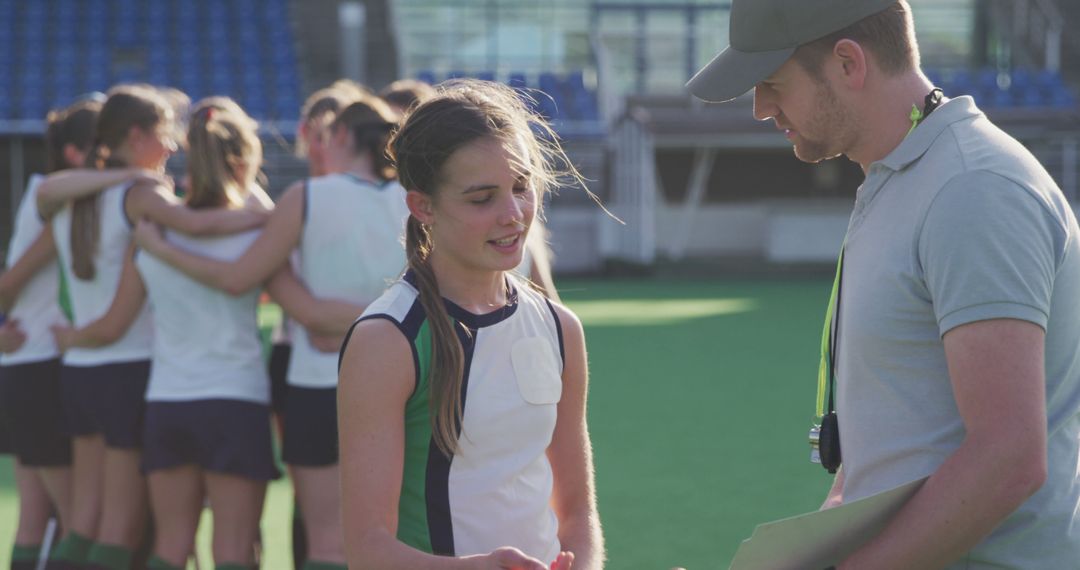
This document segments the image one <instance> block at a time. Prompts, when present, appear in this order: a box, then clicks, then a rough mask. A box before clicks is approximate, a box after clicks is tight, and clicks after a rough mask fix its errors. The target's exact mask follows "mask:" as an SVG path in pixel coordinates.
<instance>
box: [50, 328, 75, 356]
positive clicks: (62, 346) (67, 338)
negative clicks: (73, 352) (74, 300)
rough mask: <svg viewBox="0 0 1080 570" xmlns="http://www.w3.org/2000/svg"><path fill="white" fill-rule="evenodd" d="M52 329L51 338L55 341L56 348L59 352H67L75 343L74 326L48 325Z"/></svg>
mask: <svg viewBox="0 0 1080 570" xmlns="http://www.w3.org/2000/svg"><path fill="white" fill-rule="evenodd" d="M49 330H51V331H52V335H53V339H54V340H55V341H56V348H57V349H59V350H60V352H67V351H68V349H70V348H71V347H72V346H74V345H75V327H73V326H70V325H52V326H50V327H49Z"/></svg>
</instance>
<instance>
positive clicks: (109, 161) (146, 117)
mask: <svg viewBox="0 0 1080 570" xmlns="http://www.w3.org/2000/svg"><path fill="white" fill-rule="evenodd" d="M171 120H172V109H171V108H170V107H169V105H168V103H166V102H165V100H164V99H162V97H161V96H160V95H159V94H158V93H157V92H155V91H154V90H152V89H147V88H144V87H136V86H123V87H116V88H114V89H112V90H110V91H109V98H108V99H107V100H106V101H105V104H104V105H103V106H102V107H101V113H100V114H99V116H98V120H97V129H96V134H95V136H94V144H93V146H92V147H91V149H90V153H89V154H88V155H87V157H86V166H87V167H89V168H97V169H105V168H118V167H122V166H126V165H125V164H124V163H123V161H121V160H119V159H118V158H117V157H115V156H113V152H114V151H115V150H116V149H118V148H120V147H121V146H122V145H123V144H124V142H125V141H126V140H127V136H128V133H129V132H131V128H132V127H139V128H140V129H142V130H144V131H146V132H153V131H154V129H155V128H157V126H158V124H159V123H161V122H162V121H171ZM98 196H99V194H92V195H90V196H87V197H84V198H80V199H78V200H75V201H74V202H73V203H72V204H71V270H72V273H74V274H75V277H78V278H79V279H82V280H84V281H85V280H90V279H93V278H94V275H95V274H96V273H97V271H96V268H95V267H94V255H95V254H96V253H97V250H98V242H99V240H100V239H101V211H100V206H99V205H98V202H99V200H98Z"/></svg>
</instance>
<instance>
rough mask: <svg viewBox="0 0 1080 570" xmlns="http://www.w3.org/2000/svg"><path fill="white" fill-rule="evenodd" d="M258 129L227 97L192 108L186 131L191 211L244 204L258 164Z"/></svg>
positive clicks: (259, 156)
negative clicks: (192, 209)
mask: <svg viewBox="0 0 1080 570" xmlns="http://www.w3.org/2000/svg"><path fill="white" fill-rule="evenodd" d="M258 128H259V124H258V123H257V122H256V121H255V119H252V118H251V117H249V116H248V114H247V113H245V112H244V110H243V108H241V107H240V105H238V104H237V103H236V102H235V101H233V100H232V99H229V98H228V97H220V96H218V97H207V98H206V99H203V100H202V101H199V103H197V104H196V105H195V110H194V112H193V113H192V114H191V119H190V121H189V124H188V132H187V142H188V164H187V168H188V174H190V176H191V187H190V189H189V193H188V195H187V197H186V198H187V206H188V207H189V208H194V209H199V208H220V207H223V206H230V207H240V206H243V205H244V200H245V198H246V197H247V195H248V189H249V188H250V186H251V185H252V184H254V183H255V178H256V176H257V175H258V173H259V167H260V166H261V165H262V143H261V142H260V141H259V135H258ZM241 173H242V175H243V176H242V177H238V175H240V174H241Z"/></svg>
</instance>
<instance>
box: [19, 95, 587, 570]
mask: <svg viewBox="0 0 1080 570" xmlns="http://www.w3.org/2000/svg"><path fill="white" fill-rule="evenodd" d="M299 125H300V126H299V130H298V132H297V149H298V152H300V153H301V154H302V155H303V156H305V157H306V158H307V159H308V164H309V168H310V177H309V178H307V179H304V180H302V181H298V182H296V183H295V184H293V185H292V186H290V187H288V189H286V190H285V191H284V192H283V193H282V194H281V196H280V197H279V198H278V200H277V202H276V203H274V202H273V201H271V199H270V198H269V197H268V196H267V194H266V193H265V192H264V191H263V189H262V187H261V186H260V178H261V173H260V166H261V163H262V147H261V144H260V140H259V137H258V133H257V127H258V125H257V124H256V122H255V121H254V120H252V119H251V118H250V117H249V116H248V115H247V114H246V113H245V112H244V111H243V109H242V108H241V107H240V106H239V105H237V104H236V103H235V102H234V101H232V100H230V99H228V98H225V97H210V98H207V99H204V100H202V101H198V102H196V103H195V104H193V105H189V104H188V101H187V100H186V98H185V97H183V95H182V94H179V93H178V92H176V91H174V90H163V89H157V88H153V87H149V86H143V85H126V86H118V87H115V88H113V89H112V90H110V92H109V93H108V94H107V96H105V97H100V98H89V99H85V100H82V101H80V102H78V103H75V104H73V105H72V106H71V107H69V108H67V109H64V110H60V111H56V112H53V113H51V114H50V116H49V124H48V132H47V136H46V139H47V146H48V152H49V170H50V173H49V174H48V175H47V176H35V177H33V178H32V179H31V181H30V184H29V185H28V189H27V191H26V193H25V195H24V198H23V201H22V204H21V205H20V208H19V211H18V214H17V218H16V221H15V230H14V235H13V236H12V239H11V242H10V246H9V250H8V259H7V270H6V271H5V272H4V273H3V275H0V308H2V309H3V310H5V312H6V313H7V320H6V322H5V323H4V324H3V325H2V326H0V351H2V352H3V354H2V355H0V416H2V417H3V419H4V420H5V421H6V423H7V424H8V428H9V433H10V443H11V450H12V452H13V454H14V455H15V456H16V459H17V462H16V463H17V467H16V473H17V481H18V487H19V493H20V521H19V530H18V534H17V536H16V539H15V546H14V548H13V551H12V568H13V569H14V568H20V569H22V568H35V567H38V565H39V563H42V562H47V565H48V568H54V569H59V570H65V569H84V568H95V569H96V568H102V569H110V570H111V569H117V570H121V569H128V568H150V569H162V570H164V569H171V568H183V567H185V566H186V565H187V563H188V559H189V558H190V557H191V555H192V553H193V549H194V542H195V535H196V530H197V527H198V521H199V518H200V515H201V513H202V510H203V508H204V506H207V505H208V506H209V507H210V509H211V512H212V515H213V519H214V525H213V545H212V551H213V557H214V563H215V567H216V568H218V569H234V568H235V569H239V568H252V567H255V566H256V565H258V564H259V555H258V551H259V547H258V545H259V543H260V541H265V540H280V539H281V537H265V536H263V537H260V533H259V520H260V517H261V514H262V507H263V502H264V498H265V492H266V484H267V482H268V481H270V480H273V479H275V478H277V477H278V476H279V473H278V469H277V467H276V463H275V461H274V456H273V439H274V435H275V434H274V432H275V431H276V432H277V435H278V437H279V438H280V440H279V441H280V447H281V455H282V460H283V462H284V464H285V465H286V466H287V467H288V471H289V476H290V478H291V480H292V483H293V487H294V491H295V498H296V503H297V506H298V508H299V512H300V515H302V519H303V532H302V536H301V537H300V538H301V539H302V542H303V543H304V548H303V549H302V550H303V553H304V555H303V556H302V560H301V561H300V562H299V564H301V565H302V567H303V568H304V569H306V570H321V569H333V568H344V567H345V566H346V563H348V566H349V567H352V568H378V569H390V568H426V567H431V568H442V567H445V568H562V569H565V568H570V567H571V566H573V567H575V568H599V567H601V566H602V563H603V541H602V536H601V534H600V526H599V517H598V515H597V512H596V505H595V497H594V491H593V475H592V459H591V449H590V444H589V437H588V430H587V427H586V422H585V400H586V392H587V390H586V385H587V372H586V360H585V348H584V335H583V332H582V329H581V325H580V323H579V322H578V320H577V319H576V317H574V315H573V314H572V313H570V312H569V311H568V310H567V309H565V308H564V307H562V306H561V305H559V304H558V303H557V300H558V299H557V296H556V295H555V293H554V288H553V286H552V284H551V278H550V270H549V267H548V263H547V261H546V251H547V250H546V246H545V245H544V232H543V229H542V227H541V226H540V225H539V219H538V212H539V210H540V205H541V204H542V201H543V197H544V195H545V193H546V192H548V191H551V190H554V189H556V188H557V187H559V186H560V185H565V184H566V183H567V182H570V183H580V181H581V179H580V176H578V175H577V173H576V171H574V169H573V167H572V166H571V165H570V163H569V161H568V160H567V159H566V156H565V154H563V153H562V151H561V149H560V148H559V146H558V144H557V142H556V140H557V139H556V138H555V136H554V133H552V131H551V130H550V128H549V127H548V126H547V125H546V124H545V123H544V122H543V120H542V119H540V118H538V117H537V116H536V115H535V114H533V113H532V112H531V111H530V110H529V107H528V105H526V104H525V102H524V101H523V100H522V97H521V96H520V95H519V94H518V93H516V92H515V91H513V90H511V89H509V88H507V87H504V86H501V85H498V84H493V83H488V82H478V81H458V82H451V83H448V84H443V85H441V86H439V88H438V89H432V88H430V87H429V86H426V85H423V84H417V83H415V82H399V83H396V84H393V85H391V86H389V87H388V88H387V90H384V93H383V96H377V95H374V94H373V93H371V92H370V91H368V90H366V89H364V88H363V87H361V86H359V85H357V84H354V83H352V82H348V81H341V82H338V83H335V84H334V85H332V86H330V87H327V88H325V89H322V90H319V91H317V92H315V93H314V94H312V95H311V97H309V99H308V100H307V102H306V103H305V105H304V107H303V109H302V110H301V120H300V123H299ZM179 133H183V134H182V135H181V134H179ZM181 147H182V148H183V152H185V154H186V171H185V172H184V173H183V175H182V176H179V177H178V179H179V182H178V183H176V184H174V183H173V182H172V180H171V179H170V178H169V177H167V176H166V175H165V174H164V172H165V163H166V161H167V160H168V159H169V157H170V155H171V154H172V153H174V152H177V151H178V150H179V149H180V148H181ZM399 181H400V182H399ZM515 270H516V271H515ZM519 275H525V276H530V275H531V278H532V281H529V280H528V279H522V278H521V277H520V276H519ZM263 290H265V291H266V292H267V293H269V295H270V296H271V297H272V298H273V299H274V300H275V301H276V302H277V303H278V304H280V305H281V307H282V308H283V310H284V312H285V314H286V315H287V316H288V320H287V323H286V326H285V327H283V328H282V329H281V330H277V331H275V334H274V340H275V342H274V346H273V349H272V350H271V353H270V355H269V358H268V360H269V367H268V366H267V364H266V362H267V359H266V358H264V355H263V350H262V343H261V341H260V339H259V335H258V322H257V318H256V315H257V304H258V302H259V297H260V293H261V292H262V291H263ZM361 315H363V316H361ZM358 317H359V318H358ZM343 341H344V342H343ZM339 434H340V437H339ZM50 517H54V518H55V520H56V521H58V523H59V528H60V532H59V536H60V538H59V539H58V541H57V544H55V545H52V546H49V545H46V546H45V547H43V546H42V544H41V543H42V537H43V536H44V535H45V534H46V533H45V527H46V524H47V521H48V520H49V519H50Z"/></svg>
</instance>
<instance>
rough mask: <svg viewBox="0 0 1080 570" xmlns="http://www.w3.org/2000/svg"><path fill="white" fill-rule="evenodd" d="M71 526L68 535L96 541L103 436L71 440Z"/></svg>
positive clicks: (99, 513)
mask: <svg viewBox="0 0 1080 570" xmlns="http://www.w3.org/2000/svg"><path fill="white" fill-rule="evenodd" d="M71 448H72V464H71V476H72V481H71V526H70V527H68V531H69V532H75V533H77V534H79V535H80V536H83V537H86V538H89V539H91V540H93V539H94V538H95V537H96V536H97V532H98V524H99V523H100V522H101V504H102V492H103V489H104V477H105V439H104V438H103V437H102V436H101V435H100V434H95V435H88V436H78V437H74V438H72V440H71Z"/></svg>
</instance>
